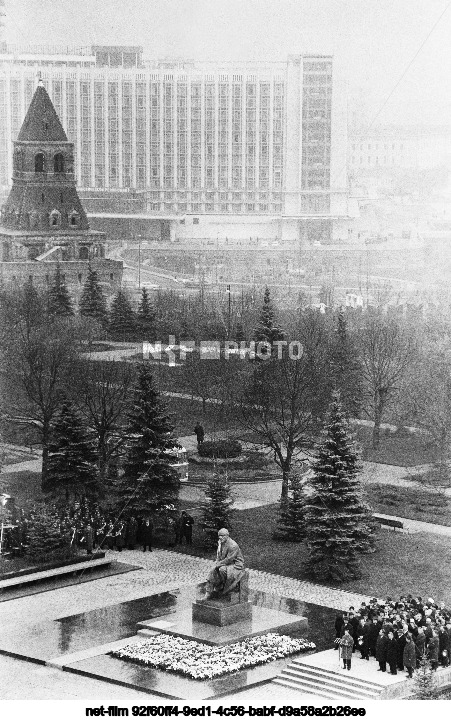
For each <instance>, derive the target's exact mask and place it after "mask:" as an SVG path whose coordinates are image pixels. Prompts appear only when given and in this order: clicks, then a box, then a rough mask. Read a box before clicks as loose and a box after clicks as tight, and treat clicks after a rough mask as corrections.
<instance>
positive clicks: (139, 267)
mask: <svg viewBox="0 0 451 721" xmlns="http://www.w3.org/2000/svg"><path fill="white" fill-rule="evenodd" d="M138 288H141V235H138Z"/></svg>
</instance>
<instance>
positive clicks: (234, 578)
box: [207, 528, 245, 598]
mask: <svg viewBox="0 0 451 721" xmlns="http://www.w3.org/2000/svg"><path fill="white" fill-rule="evenodd" d="M244 573H245V571H244V558H243V554H242V553H241V550H240V547H239V545H238V544H237V543H236V542H235V541H233V540H232V539H231V538H230V536H229V532H228V530H227V529H226V528H221V529H220V530H219V531H218V551H217V553H216V563H215V565H214V568H213V570H212V571H211V572H210V574H209V576H208V581H207V598H220V597H221V596H225V595H226V594H227V593H229V592H230V591H233V590H234V589H235V588H236V586H237V585H238V584H239V582H240V581H241V579H242V578H243V576H244Z"/></svg>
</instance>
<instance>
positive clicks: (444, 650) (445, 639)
mask: <svg viewBox="0 0 451 721" xmlns="http://www.w3.org/2000/svg"><path fill="white" fill-rule="evenodd" d="M448 646H449V635H448V631H447V630H446V626H443V625H440V626H439V627H438V655H439V660H440V664H441V665H442V666H444V667H446V666H449V656H448Z"/></svg>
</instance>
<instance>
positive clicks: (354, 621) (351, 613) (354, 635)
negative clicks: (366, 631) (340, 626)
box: [348, 609, 359, 644]
mask: <svg viewBox="0 0 451 721" xmlns="http://www.w3.org/2000/svg"><path fill="white" fill-rule="evenodd" d="M348 623H349V625H350V626H351V628H352V631H351V636H352V638H353V639H354V644H355V643H356V642H357V627H358V625H359V619H358V618H357V616H356V615H355V613H354V611H351V609H349V616H348Z"/></svg>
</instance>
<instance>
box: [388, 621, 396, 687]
mask: <svg viewBox="0 0 451 721" xmlns="http://www.w3.org/2000/svg"><path fill="white" fill-rule="evenodd" d="M387 663H388V665H389V667H390V673H391V675H392V676H396V674H397V673H398V671H397V666H398V641H397V640H396V638H395V635H394V633H393V631H389V632H388V643H387Z"/></svg>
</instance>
